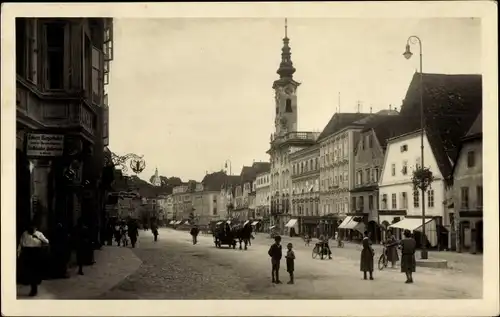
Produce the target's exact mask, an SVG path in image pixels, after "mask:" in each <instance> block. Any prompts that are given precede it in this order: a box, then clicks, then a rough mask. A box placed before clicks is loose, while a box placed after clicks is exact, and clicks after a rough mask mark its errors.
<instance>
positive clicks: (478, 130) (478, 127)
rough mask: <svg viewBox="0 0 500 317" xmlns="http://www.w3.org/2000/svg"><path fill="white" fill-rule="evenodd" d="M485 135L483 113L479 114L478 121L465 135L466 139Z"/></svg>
mask: <svg viewBox="0 0 500 317" xmlns="http://www.w3.org/2000/svg"><path fill="white" fill-rule="evenodd" d="M481 134H483V111H482V110H481V112H480V113H479V115H478V116H477V118H476V121H474V123H473V124H472V126H471V127H470V129H469V132H467V134H466V135H465V137H466V138H470V137H474V136H478V135H481Z"/></svg>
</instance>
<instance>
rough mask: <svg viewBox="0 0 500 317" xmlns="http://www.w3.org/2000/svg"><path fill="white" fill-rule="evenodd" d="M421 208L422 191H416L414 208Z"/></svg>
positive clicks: (414, 193)
mask: <svg viewBox="0 0 500 317" xmlns="http://www.w3.org/2000/svg"><path fill="white" fill-rule="evenodd" d="M419 206H420V191H418V190H416V191H414V192H413V207H415V208H418V207H419Z"/></svg>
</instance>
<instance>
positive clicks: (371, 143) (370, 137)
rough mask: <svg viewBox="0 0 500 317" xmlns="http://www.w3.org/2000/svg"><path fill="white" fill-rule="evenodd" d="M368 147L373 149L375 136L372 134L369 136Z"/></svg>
mask: <svg viewBox="0 0 500 317" xmlns="http://www.w3.org/2000/svg"><path fill="white" fill-rule="evenodd" d="M368 147H369V148H370V149H371V148H373V136H372V135H371V134H369V135H368Z"/></svg>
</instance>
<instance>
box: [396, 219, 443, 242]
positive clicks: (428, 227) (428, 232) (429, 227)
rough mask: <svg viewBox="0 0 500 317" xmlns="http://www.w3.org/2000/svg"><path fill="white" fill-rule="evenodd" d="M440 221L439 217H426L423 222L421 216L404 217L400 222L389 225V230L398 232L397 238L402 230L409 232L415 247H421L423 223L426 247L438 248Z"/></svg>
mask: <svg viewBox="0 0 500 317" xmlns="http://www.w3.org/2000/svg"><path fill="white" fill-rule="evenodd" d="M440 220H441V217H432V216H431V217H426V218H425V221H423V218H422V216H406V217H405V218H403V219H402V220H400V221H398V222H396V223H393V224H391V225H390V226H389V229H395V230H393V231H398V236H401V235H402V233H403V232H404V230H410V231H411V232H412V233H413V236H414V238H415V241H416V242H417V247H421V245H422V244H421V241H422V227H423V225H424V223H425V240H426V241H427V247H429V248H439V245H440V241H439V234H438V232H439V231H440V230H439V226H440Z"/></svg>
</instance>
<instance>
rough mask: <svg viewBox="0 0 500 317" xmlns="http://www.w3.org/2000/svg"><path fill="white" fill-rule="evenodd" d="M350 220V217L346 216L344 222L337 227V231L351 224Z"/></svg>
mask: <svg viewBox="0 0 500 317" xmlns="http://www.w3.org/2000/svg"><path fill="white" fill-rule="evenodd" d="M351 220H352V216H347V217H345V218H344V220H343V221H342V223H341V224H340V225H339V229H347V228H346V225H347V224H348V223H349V222H351Z"/></svg>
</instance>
